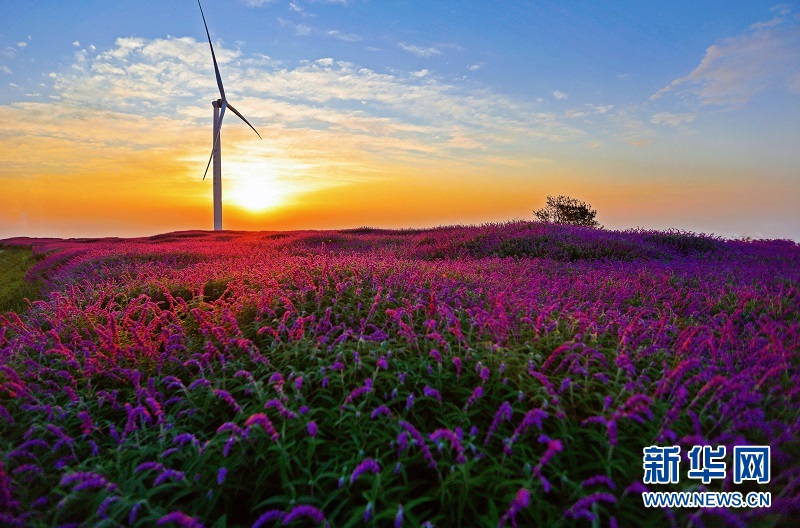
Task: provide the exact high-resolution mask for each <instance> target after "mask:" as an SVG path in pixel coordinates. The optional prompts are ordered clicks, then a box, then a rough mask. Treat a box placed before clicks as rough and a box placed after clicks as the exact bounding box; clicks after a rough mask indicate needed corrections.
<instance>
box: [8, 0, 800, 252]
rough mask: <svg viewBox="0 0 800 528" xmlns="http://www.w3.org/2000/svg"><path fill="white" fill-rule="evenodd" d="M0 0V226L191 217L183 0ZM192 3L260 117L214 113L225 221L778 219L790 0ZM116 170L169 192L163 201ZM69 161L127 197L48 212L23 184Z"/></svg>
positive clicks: (738, 224)
mask: <svg viewBox="0 0 800 528" xmlns="http://www.w3.org/2000/svg"><path fill="white" fill-rule="evenodd" d="M0 6H1V7H2V9H3V14H4V15H3V19H2V21H1V22H0V83H2V84H3V85H4V89H3V90H0V105H2V107H3V108H2V109H5V110H6V111H5V112H3V113H4V114H5V117H0V142H1V143H0V144H2V146H3V147H4V151H6V152H13V154H9V159H8V162H7V163H6V164H5V167H4V168H0V180H2V181H3V182H4V184H5V186H6V188H7V189H10V192H9V193H8V194H7V195H6V196H7V197H6V200H9V204H3V203H0V206H2V205H7V207H6V208H5V209H6V213H5V215H6V216H5V217H4V218H0V220H2V221H3V224H4V225H5V227H4V228H3V230H2V231H0V236H3V235H7V236H13V235H16V234H39V235H43V234H57V235H72V234H86V235H99V234H109V235H111V234H116V233H117V232H121V233H122V234H125V233H130V234H139V233H142V234H144V233H147V232H152V231H154V230H155V231H159V230H160V231H166V230H170V229H179V228H192V227H205V226H204V225H201V226H195V225H194V224H193V222H194V220H191V221H188V220H183V219H182V218H189V219H195V218H196V215H197V214H199V213H195V212H192V211H195V209H194V208H196V209H197V211H200V210H201V209H202V210H203V211H205V208H207V207H206V205H207V204H206V202H207V201H208V198H209V196H208V195H209V194H210V193H209V188H208V186H200V184H198V182H197V181H196V180H197V178H195V173H196V172H197V168H196V167H197V165H202V166H203V167H204V163H203V162H202V161H201V160H202V159H204V158H205V159H207V155H208V154H207V153H204V151H205V150H207V148H208V145H206V143H207V142H208V141H207V136H208V135H209V132H208V129H209V123H208V122H209V119H210V109H209V108H208V107H209V104H208V103H209V102H210V100H211V99H212V98H213V97H215V90H216V88H215V85H214V81H213V72H212V70H211V64H210V57H209V56H208V55H209V52H208V46H207V42H205V34H204V30H203V26H202V19H201V18H200V13H199V9H198V7H197V4H196V2H193V1H191V0H185V1H174V0H169V1H163V0H162V1H160V2H155V1H149V0H141V1H138V2H118V1H80V2H78V1H76V2H70V3H69V4H67V3H63V2H52V1H51V2H47V1H37V0H31V1H28V2H24V3H23V2H7V1H5V2H0ZM203 8H204V10H205V12H206V17H207V19H208V23H209V29H210V32H211V37H212V39H213V41H214V45H215V49H216V51H217V53H218V57H219V59H220V68H221V70H222V77H223V80H224V81H225V84H226V90H227V91H228V92H230V94H231V97H230V98H231V101H232V102H234V104H235V105H236V107H237V108H238V109H239V110H240V111H242V112H243V113H244V114H245V115H246V116H248V118H249V119H251V121H252V122H253V123H254V124H255V125H256V127H257V128H259V129H260V130H261V129H263V131H264V134H262V135H265V136H266V137H265V141H264V142H260V143H253V141H255V140H257V138H255V140H253V138H250V137H249V136H247V134H246V133H245V128H244V127H240V126H239V124H237V123H235V117H231V118H227V117H226V127H229V128H226V138H227V137H229V136H230V137H231V138H232V139H235V140H237V141H235V142H231V143H226V148H227V150H226V158H225V160H226V161H225V165H224V166H225V167H226V169H225V170H226V173H225V174H226V178H230V187H229V189H230V191H231V193H230V194H229V195H228V196H229V197H230V198H231V200H230V202H229V203H230V205H231V207H236V206H237V200H236V196H237V193H238V196H239V197H240V199H239V200H238V206H240V207H239V209H242V210H244V209H247V211H248V214H244V213H241V214H239V213H238V212H237V211H235V210H233V209H231V211H230V214H229V215H228V218H230V219H231V222H232V223H231V224H228V225H230V227H239V228H253V229H258V228H260V229H269V228H274V227H278V228H324V227H346V226H350V225H351V224H355V225H363V224H372V225H385V226H394V227H401V226H411V225H436V224H440V223H464V222H482V221H499V220H502V219H510V218H514V217H521V218H524V217H528V216H530V209H532V208H535V207H538V206H541V205H542V204H543V202H544V196H545V195H546V194H571V195H574V196H577V197H579V198H582V199H585V200H587V201H589V202H590V203H592V204H593V205H594V206H595V207H596V208H597V209H598V211H599V213H600V215H599V216H600V220H601V221H602V222H603V223H604V224H606V225H607V226H608V227H614V228H626V227H636V226H643V227H654V228H668V227H676V228H681V229H691V230H694V231H704V232H714V233H717V234H721V235H724V236H769V237H789V238H794V239H796V240H798V239H800V220H798V218H800V215H797V214H796V213H795V212H794V211H793V205H794V204H795V203H797V201H798V199H800V183H798V180H800V154H798V149H797V147H796V145H798V144H800V126H798V124H797V123H798V122H800V9H798V5H797V4H796V3H794V2H789V3H782V4H776V3H775V2H758V1H739V2H731V1H726V2H669V3H666V2H658V3H656V2H633V1H626V2H620V1H615V2H555V1H545V2H542V1H540V2H503V3H500V2H471V1H466V2H424V3H423V2H394V1H381V2H378V1H363V0H349V1H324V0H319V1H302V0H296V1H293V2H286V1H282V0H275V1H271V2H265V1H258V0H225V1H222V0H216V1H215V0H206V1H205V2H204V4H203ZM21 123H24V124H21ZM228 129H230V132H227V130H228ZM250 133H251V134H252V132H250ZM34 154H35V155H34ZM145 155H146V158H140V157H139V156H145ZM142 160H146V161H142ZM145 166H146V167H145ZM201 170H202V169H201ZM134 176H135V177H136V178H138V179H139V181H140V182H144V183H147V182H149V181H151V179H152V181H153V182H157V183H153V185H155V186H156V187H158V186H160V190H159V191H158V192H159V199H161V198H163V197H164V196H172V197H178V196H182V197H185V199H183V200H182V201H181V203H180V205H179V207H178V208H181V207H188V208H190V209H191V211H189V210H188V209H187V210H186V211H184V212H185V213H186V214H185V215H178V214H175V215H172V213H165V211H166V210H170V211H171V210H172V208H170V207H169V205H168V204H167V203H163V204H161V205H157V204H155V202H158V200H150V199H148V196H147V195H146V194H142V193H143V192H144V191H139V190H136V191H135V192H134V191H131V190H130V189H129V188H128V187H126V186H127V185H128V183H126V181H127V180H125V178H129V177H134ZM82 178H83V179H82ZM86 178H91V179H86ZM256 180H258V181H260V182H264V181H267V182H269V186H267V187H264V186H263V185H261V184H259V183H257V182H256ZM247 182H250V183H247ZM115 183H116V185H115ZM83 184H86V185H85V189H86V192H87V193H89V194H90V195H91V196H90V197H87V198H86V201H85V203H86V204H91V203H93V202H92V200H99V199H100V198H101V197H104V196H105V197H108V198H109V199H110V200H112V201H115V200H124V199H125V198H126V196H127V197H130V196H134V195H135V196H136V197H137V202H136V203H137V204H138V205H136V206H133V205H130V206H128V207H125V208H120V207H116V208H113V207H110V208H106V209H104V208H103V207H100V206H98V207H97V208H95V209H96V210H95V211H93V212H91V213H86V209H85V208H81V209H80V210H75V211H73V212H72V213H70V212H69V211H68V208H66V209H65V208H64V207H60V206H57V204H58V196H57V194H53V195H51V194H52V193H56V191H55V190H54V191H52V193H50V194H48V191H46V190H44V189H45V188H52V189H56V188H63V189H67V188H75V186H81V185H83ZM226 185H227V184H226ZM453 189H455V191H454V190H453ZM131 192H134V194H133V195H132V194H131ZM103 193H106V194H103ZM136 193H139V194H136ZM398 193H400V194H398ZM261 195H263V199H262V200H261V201H260V202H259V201H258V200H255V201H253V199H252V198H253V197H254V196H261ZM246 196H248V197H249V198H247V199H246V198H245V197H246ZM398 196H401V197H402V199H401V200H400V202H402V203H401V205H395V204H394V203H393V201H392V198H396V197H398ZM92 197H93V198H92ZM523 197H524V199H523ZM176 199H177V198H176ZM448 199H449V200H450V201H449V202H447V203H444V202H445V201H447V200H448ZM0 200H2V199H0ZM10 202H13V204H11V203H10ZM367 202H368V203H367ZM159 203H160V202H159ZM43 204H50V205H43ZM323 204H324V205H323ZM409 204H411V205H409ZM12 205H13V207H12ZM308 207H314V209H315V213H314V214H313V215H310V214H308V211H306V210H304V208H308ZM51 210H52V211H56V210H58V211H61V213H59V214H55V213H52V212H48V211H51ZM345 212H346V214H345ZM0 214H2V213H0ZM81 215H83V216H81ZM154 215H155V216H156V217H159V216H158V215H161V216H160V217H159V218H163V220H161V223H152V222H151V223H147V224H141V222H140V219H141V218H142V216H147V217H148V218H152V217H154ZM115 230H116V231H115Z"/></svg>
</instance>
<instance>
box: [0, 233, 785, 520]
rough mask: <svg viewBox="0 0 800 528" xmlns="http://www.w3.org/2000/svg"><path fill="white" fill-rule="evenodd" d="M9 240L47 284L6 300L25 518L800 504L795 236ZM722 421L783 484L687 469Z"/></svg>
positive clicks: (586, 512) (615, 516)
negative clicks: (666, 468)
mask: <svg viewBox="0 0 800 528" xmlns="http://www.w3.org/2000/svg"><path fill="white" fill-rule="evenodd" d="M3 244H5V245H6V246H7V247H8V246H15V245H16V246H27V247H31V246H32V247H33V248H34V251H35V252H36V253H37V254H39V255H40V259H39V261H38V263H37V264H35V265H34V266H33V267H32V268H30V270H29V271H28V278H29V279H30V280H31V281H41V283H42V284H43V289H44V291H43V297H42V300H37V301H34V302H32V303H31V305H30V307H29V308H28V309H27V310H24V311H20V312H19V313H13V312H7V313H5V314H0V525H2V526H33V527H39V526H41V527H44V526H100V527H103V526H109V527H110V526H131V527H133V526H142V527H144V526H184V527H199V526H205V527H208V528H211V527H227V526H248V527H249V526H253V527H260V526H264V527H271V526H298V527H301V526H322V525H326V526H331V527H345V526H404V527H412V526H413V527H416V526H438V527H448V526H491V527H497V526H506V527H509V526H515V527H516V526H520V527H522V526H526V527H527V526H558V527H572V526H576V527H582V526H586V527H590V526H591V527H595V526H611V527H614V526H681V527H682V526H692V527H703V526H786V525H788V523H790V522H791V521H790V519H792V518H793V517H794V516H796V515H797V514H799V513H800V360H799V359H800V246H798V245H797V244H795V243H793V242H789V241H726V240H720V239H717V238H714V237H709V236H702V235H694V234H690V233H680V232H654V231H627V232H615V231H606V230H596V229H589V228H570V227H559V226H552V225H545V224H536V223H528V222H515V223H508V224H501V225H486V226H479V227H446V228H438V229H432V230H403V231H388V230H378V229H369V228H360V229H354V230H346V231H338V232H336V231H325V232H310V231H305V232H285V233H266V232H264V233H236V232H222V233H209V232H182V233H172V234H167V235H159V236H155V237H151V238H147V239H103V240H74V239H73V240H45V239H11V240H6V241H4V242H3ZM0 273H1V272H0ZM700 444H709V445H713V446H718V445H724V446H727V448H728V452H729V453H730V452H731V451H732V447H733V446H735V445H769V446H771V463H772V467H771V481H770V483H769V484H768V485H757V484H755V483H752V482H748V483H743V484H738V485H737V484H734V483H733V481H732V478H731V477H732V475H731V474H730V472H729V473H728V475H727V476H726V478H725V479H720V480H714V481H712V482H711V483H710V484H707V485H703V484H702V483H701V482H700V481H698V480H692V479H688V478H686V467H687V464H688V462H687V459H686V456H685V453H686V452H688V450H689V448H690V447H691V446H693V445H700ZM650 445H665V446H666V445H680V446H682V453H683V455H682V456H683V457H684V462H683V463H682V465H681V471H682V475H681V479H680V482H679V483H677V484H668V485H667V484H665V485H645V484H644V483H643V465H642V463H643V453H642V449H643V448H644V447H647V446H650ZM648 489H650V490H651V491H670V490H698V489H701V490H702V489H707V490H728V491H731V490H739V491H742V492H746V491H750V490H760V491H770V492H772V506H771V507H770V508H762V509H757V508H740V509H722V508H720V509H706V510H703V509H701V510H696V509H685V508H684V509H672V510H670V509H666V508H662V509H655V508H650V509H648V508H644V507H643V504H642V492H644V491H647V490H648Z"/></svg>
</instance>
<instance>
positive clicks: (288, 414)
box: [264, 378, 299, 420]
mask: <svg viewBox="0 0 800 528" xmlns="http://www.w3.org/2000/svg"><path fill="white" fill-rule="evenodd" d="M298 379H299V378H298ZM264 408H265V409H278V413H279V414H280V415H281V417H282V418H284V419H287V420H290V419H293V418H297V414H295V413H294V412H292V411H290V410H289V409H287V408H286V406H285V405H283V402H281V401H280V400H279V399H277V398H273V399H271V400H269V401H268V402H267V403H265V404H264Z"/></svg>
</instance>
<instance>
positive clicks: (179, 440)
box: [172, 433, 199, 447]
mask: <svg viewBox="0 0 800 528" xmlns="http://www.w3.org/2000/svg"><path fill="white" fill-rule="evenodd" d="M189 442H191V443H193V444H195V445H197V444H198V443H199V442H198V441H197V438H195V437H194V435H193V434H191V433H181V434H179V435H178V436H176V437H175V438H173V439H172V443H173V444H178V445H179V446H181V447H183V446H184V444H187V443H189Z"/></svg>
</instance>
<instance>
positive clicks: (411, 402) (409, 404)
mask: <svg viewBox="0 0 800 528" xmlns="http://www.w3.org/2000/svg"><path fill="white" fill-rule="evenodd" d="M413 406H414V393H413V392H411V393H409V395H408V398H406V409H407V410H411V408H412V407H413Z"/></svg>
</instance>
